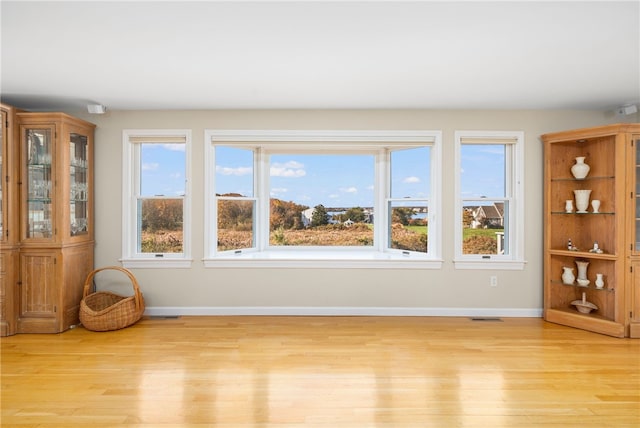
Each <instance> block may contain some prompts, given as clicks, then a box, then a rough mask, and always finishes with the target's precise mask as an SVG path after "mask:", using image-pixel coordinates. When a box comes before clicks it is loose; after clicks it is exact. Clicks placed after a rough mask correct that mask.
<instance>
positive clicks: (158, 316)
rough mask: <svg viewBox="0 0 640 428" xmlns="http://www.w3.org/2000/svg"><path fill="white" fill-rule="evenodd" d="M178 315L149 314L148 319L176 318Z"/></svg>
mask: <svg viewBox="0 0 640 428" xmlns="http://www.w3.org/2000/svg"><path fill="white" fill-rule="evenodd" d="M178 318H180V316H179V315H151V316H150V317H149V319H152V320H177V319H178Z"/></svg>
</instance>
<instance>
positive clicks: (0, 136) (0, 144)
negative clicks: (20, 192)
mask: <svg viewBox="0 0 640 428" xmlns="http://www.w3.org/2000/svg"><path fill="white" fill-rule="evenodd" d="M5 116H6V115H5V113H4V112H2V127H1V128H2V132H0V241H3V240H4V204H5V200H4V198H5V195H4V194H3V192H2V191H3V190H4V188H3V187H2V186H3V184H4V180H2V177H4V164H3V154H4V133H5V131H6V130H5V128H4V124H5V123H7V119H6V117H5Z"/></svg>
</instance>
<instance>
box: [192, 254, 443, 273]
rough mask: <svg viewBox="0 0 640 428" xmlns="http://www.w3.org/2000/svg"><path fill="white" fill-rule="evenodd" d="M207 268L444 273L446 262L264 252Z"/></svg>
mask: <svg viewBox="0 0 640 428" xmlns="http://www.w3.org/2000/svg"><path fill="white" fill-rule="evenodd" d="M203 262H204V266H205V267H207V268H318V269H440V268H441V267H442V260H440V259H432V258H427V257H424V256H420V255H414V254H411V255H404V254H397V253H381V252H376V251H348V252H346V251H345V252H342V253H341V252H336V251H262V252H248V253H241V254H229V255H220V256H217V257H215V258H209V259H204V260H203Z"/></svg>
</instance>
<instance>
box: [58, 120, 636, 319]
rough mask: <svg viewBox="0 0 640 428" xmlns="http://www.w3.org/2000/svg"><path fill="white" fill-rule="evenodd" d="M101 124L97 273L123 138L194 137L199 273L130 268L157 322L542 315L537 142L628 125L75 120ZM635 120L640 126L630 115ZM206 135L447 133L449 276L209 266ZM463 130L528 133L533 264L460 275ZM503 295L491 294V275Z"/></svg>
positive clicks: (117, 223) (115, 246)
mask: <svg viewBox="0 0 640 428" xmlns="http://www.w3.org/2000/svg"><path fill="white" fill-rule="evenodd" d="M70 113H71V114H75V115H76V116H81V117H83V118H84V119H86V120H89V121H91V122H93V123H96V124H97V130H96V176H95V180H96V183H95V185H96V241H97V244H96V259H95V260H96V267H101V266H106V265H112V264H118V259H119V258H120V257H121V254H120V252H121V205H122V204H121V195H120V191H121V188H122V183H121V176H122V174H121V171H122V130H123V129H128V128H189V129H192V132H193V178H194V180H193V194H194V197H193V203H194V206H193V228H192V231H193V256H194V263H193V266H192V268H190V269H155V270H154V269H136V270H133V272H134V274H135V276H136V278H137V279H138V281H139V283H140V286H141V288H142V291H143V293H144V296H145V299H146V302H147V307H148V313H151V314H206V313H354V314H358V313H380V314H445V315H496V316H509V315H514V316H516V315H519V316H531V315H539V314H540V313H541V308H542V233H543V224H542V189H543V183H542V168H543V166H542V144H541V142H540V139H539V137H540V135H541V134H544V133H547V132H555V131H561V130H565V129H574V128H580V127H587V126H597V125H602V124H607V123H615V122H619V121H621V118H619V117H613V116H612V115H611V114H606V113H603V112H596V111H430V110H402V111H398V110H394V111H386V110H358V111H351V110H350V111H334V110H332V111H313V110H297V111H271V110H265V111H256V110H251V111H109V112H108V113H107V114H105V115H102V116H99V115H88V114H84V113H78V112H70ZM633 119H637V118H635V117H634V118H633ZM205 129H319V130H320V129H335V130H362V129H375V130H385V129H394V130H405V129H406V130H415V129H425V130H442V131H443V163H444V165H443V168H442V170H443V173H444V180H443V186H444V188H443V198H442V202H443V204H444V219H443V220H444V221H443V224H442V226H443V240H444V242H443V256H444V260H445V262H444V265H443V267H442V269H440V270H401V269H393V270H392V269H390V270H386V269H374V270H366V269H343V270H334V269H205V268H204V267H203V264H202V261H201V259H202V257H203V238H204V236H203V224H204V223H203V222H204V220H203V212H204V207H203V202H204V183H203V177H204V171H203V168H204V162H203V159H204V142H203V139H204V130H205ZM455 130H519V131H520V130H521V131H524V132H525V139H526V142H525V159H526V174H525V179H526V182H525V198H526V200H525V206H526V224H527V227H526V246H525V259H526V262H527V263H526V266H525V268H524V270H522V271H487V270H481V271H473V270H455V269H454V266H453V263H452V259H453V254H454V243H453V236H454V228H455V227H456V225H455V224H454V222H453V207H454V194H453V183H454V168H453V160H454V151H453V150H454V144H453V135H454V131H455ZM490 275H497V276H498V287H493V288H492V287H489V276H490Z"/></svg>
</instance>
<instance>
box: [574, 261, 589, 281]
mask: <svg viewBox="0 0 640 428" xmlns="http://www.w3.org/2000/svg"><path fill="white" fill-rule="evenodd" d="M576 265H577V266H578V279H581V280H585V279H587V267H588V266H589V262H585V261H581V260H576Z"/></svg>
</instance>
